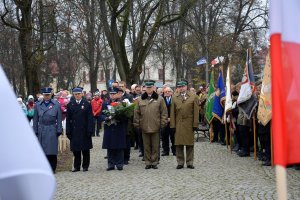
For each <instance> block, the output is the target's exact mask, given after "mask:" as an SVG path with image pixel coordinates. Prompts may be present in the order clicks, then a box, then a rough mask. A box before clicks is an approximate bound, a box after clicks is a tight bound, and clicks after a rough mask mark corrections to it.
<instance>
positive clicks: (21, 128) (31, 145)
mask: <svg viewBox="0 0 300 200" xmlns="http://www.w3.org/2000/svg"><path fill="white" fill-rule="evenodd" d="M0 94H5V98H0V110H1V113H2V114H3V116H4V115H5V117H1V120H0V129H1V131H0V132H1V134H0V158H1V165H0V199H22V200H41V199H45V200H48V199H52V198H53V195H54V192H55V178H54V176H53V173H52V170H51V168H50V165H49V163H48V160H47V159H46V156H45V154H44V152H43V150H42V148H41V146H40V144H39V142H38V140H37V138H36V136H35V134H34V133H33V130H32V128H31V127H30V126H29V123H28V120H27V118H26V117H25V114H24V112H23V111H22V110H21V108H20V106H19V105H18V104H17V101H16V96H15V95H14V93H13V91H12V90H11V87H10V85H9V82H8V80H7V78H6V76H5V74H4V71H3V70H2V66H1V65H0Z"/></svg>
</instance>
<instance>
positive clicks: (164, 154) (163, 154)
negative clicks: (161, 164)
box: [161, 153, 169, 156]
mask: <svg viewBox="0 0 300 200" xmlns="http://www.w3.org/2000/svg"><path fill="white" fill-rule="evenodd" d="M161 156H169V153H162V154H161Z"/></svg>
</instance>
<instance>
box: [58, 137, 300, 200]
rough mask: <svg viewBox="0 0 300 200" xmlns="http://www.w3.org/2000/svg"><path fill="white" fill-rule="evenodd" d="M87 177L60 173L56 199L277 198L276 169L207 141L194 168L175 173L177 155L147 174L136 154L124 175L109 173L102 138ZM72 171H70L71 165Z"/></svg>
mask: <svg viewBox="0 0 300 200" xmlns="http://www.w3.org/2000/svg"><path fill="white" fill-rule="evenodd" d="M93 144H94V148H93V149H92V150H91V165H90V168H89V171H88V172H82V171H80V172H76V173H72V172H58V173H57V174H56V175H55V176H56V180H57V191H56V195H55V199H68V200H72V199H80V200H83V199H147V200H148V199H197V200H198V199H276V198H277V194H276V185H275V175H274V171H275V170H274V168H273V167H263V166H261V162H259V161H254V160H253V156H252V157H248V158H239V157H238V156H236V155H235V154H234V153H233V154H230V152H229V151H228V150H226V148H225V147H224V146H221V145H219V144H210V143H209V142H208V141H207V140H203V139H202V140H201V141H200V142H196V143H195V159H194V160H195V161H194V165H195V169H193V170H192V169H187V168H184V169H181V170H177V169H175V167H176V165H177V164H176V158H175V156H164V157H161V160H160V164H159V165H158V169H157V170H155V169H149V170H145V169H144V167H145V165H144V163H143V161H141V158H139V157H138V154H139V152H138V150H132V151H131V160H130V164H129V165H127V166H125V167H124V170H123V171H118V170H114V171H109V172H108V171H106V167H107V160H105V159H104V156H105V155H106V150H103V149H101V144H102V137H94V138H93ZM70 168H71V166H70ZM288 193H289V199H300V171H296V170H294V169H293V168H289V169H288Z"/></svg>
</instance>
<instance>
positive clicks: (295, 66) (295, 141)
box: [270, 0, 300, 166]
mask: <svg viewBox="0 0 300 200" xmlns="http://www.w3.org/2000/svg"><path fill="white" fill-rule="evenodd" d="M299 10H300V1H299V0H284V1H283V0H272V1H270V28H271V38H270V40H271V65H272V67H271V70H272V136H273V137H272V139H273V144H274V164H275V165H281V166H286V165H288V164H295V163H300V139H299V138H300V132H299V131H298V130H300V123H299V122H300V112H299V108H298V107H299V105H300V89H299V86H300V79H299V77H300V68H299V55H300V26H299V19H300V12H299Z"/></svg>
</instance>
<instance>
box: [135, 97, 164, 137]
mask: <svg viewBox="0 0 300 200" xmlns="http://www.w3.org/2000/svg"><path fill="white" fill-rule="evenodd" d="M167 123H168V110H167V106H166V104H165V101H164V99H163V98H162V97H161V96H158V95H157V93H153V94H152V96H151V98H150V97H148V95H147V94H146V93H145V94H143V95H142V96H141V98H139V101H138V102H137V106H136V107H135V111H134V118H133V125H134V126H135V127H137V128H140V129H141V130H142V133H158V132H160V128H164V127H165V126H166V125H167Z"/></svg>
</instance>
